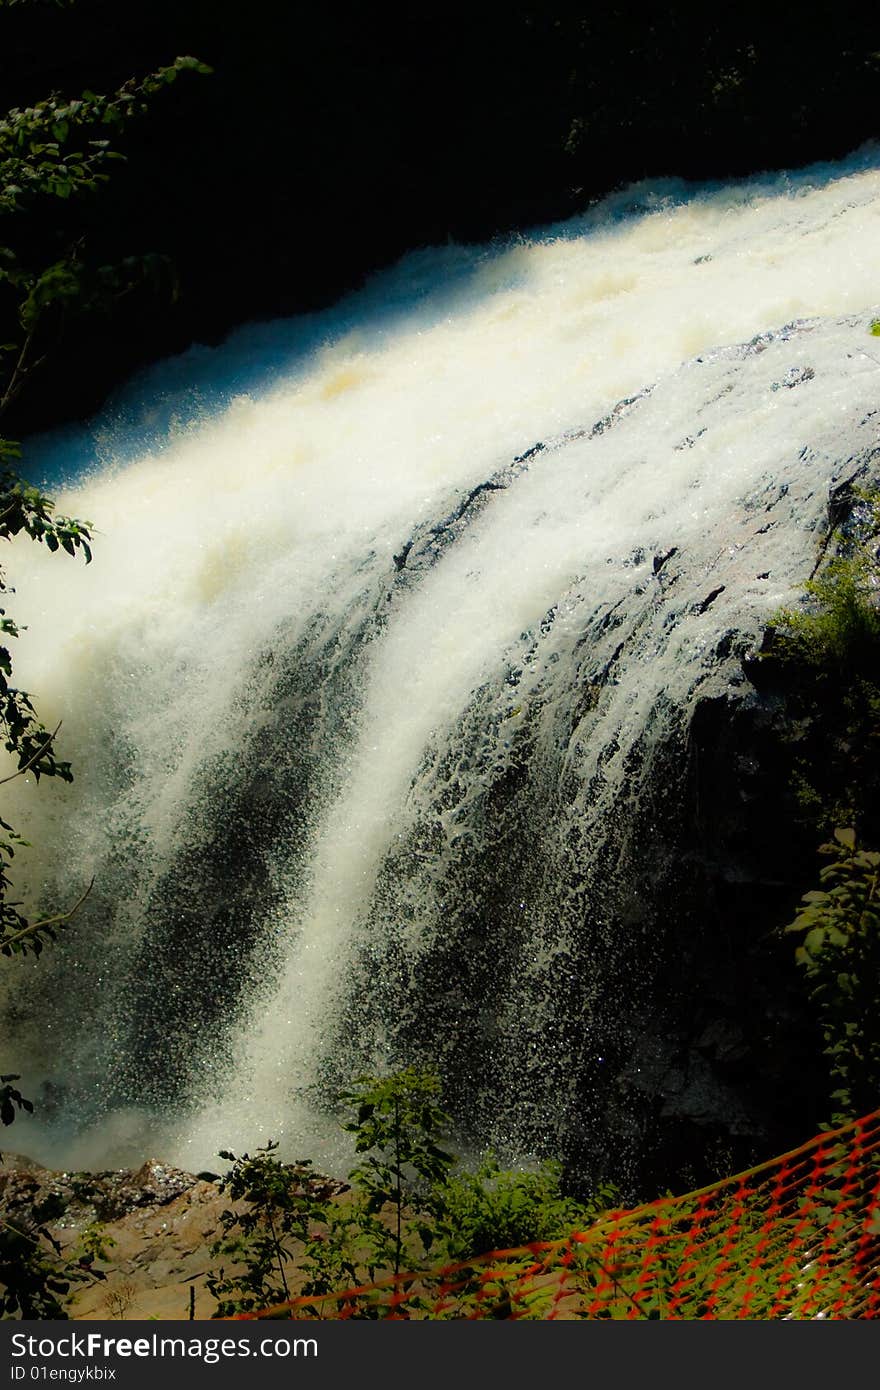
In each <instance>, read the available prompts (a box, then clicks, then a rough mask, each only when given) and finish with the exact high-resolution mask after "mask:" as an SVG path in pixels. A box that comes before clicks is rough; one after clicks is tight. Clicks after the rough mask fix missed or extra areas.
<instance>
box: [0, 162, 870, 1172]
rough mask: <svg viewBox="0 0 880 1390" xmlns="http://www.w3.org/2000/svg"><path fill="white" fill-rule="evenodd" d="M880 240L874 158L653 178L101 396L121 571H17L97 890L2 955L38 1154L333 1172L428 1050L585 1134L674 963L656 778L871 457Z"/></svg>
mask: <svg viewBox="0 0 880 1390" xmlns="http://www.w3.org/2000/svg"><path fill="white" fill-rule="evenodd" d="M878 233H880V161H878V158H877V155H876V152H875V151H871V150H868V151H865V152H862V153H861V154H860V155H859V156H857V157H854V158H853V159H852V160H851V161H850V162H849V163H848V164H847V165H841V166H837V167H833V168H832V167H823V168H819V169H812V170H808V171H806V172H804V173H801V174H798V175H780V176H772V177H770V176H768V177H767V178H764V179H761V180H756V181H753V182H751V183H748V184H744V185H737V186H735V187H729V188H719V187H712V188H703V189H699V188H689V187H685V186H683V185H680V184H677V183H671V182H670V183H668V184H666V185H662V186H659V187H654V188H646V187H638V188H636V189H632V190H629V191H628V192H627V193H625V194H622V195H619V196H616V197H614V198H612V199H609V200H607V201H606V202H605V203H603V204H601V205H599V206H597V207H596V208H594V209H593V210H592V211H591V212H589V213H588V214H587V215H586V216H584V217H583V218H581V219H578V220H576V221H575V222H573V223H569V224H566V225H564V226H562V227H556V228H552V229H550V230H549V231H546V232H541V233H536V234H535V235H534V236H530V237H528V238H519V239H517V240H516V241H515V242H514V243H511V244H510V245H505V246H493V247H490V248H483V249H477V250H462V249H460V248H448V249H446V250H441V251H437V252H436V253H435V252H424V253H420V254H419V255H417V256H413V257H411V258H409V259H407V260H406V261H404V262H403V263H402V264H401V266H400V267H398V268H397V269H396V270H395V271H393V272H391V273H389V274H388V275H386V276H384V277H383V278H381V279H380V280H378V281H377V282H376V283H375V284H374V285H373V286H371V287H370V288H369V289H368V290H367V291H366V292H364V293H362V294H361V295H360V296H355V297H354V298H353V299H352V300H350V301H348V302H347V303H346V304H344V305H342V306H341V307H340V308H339V309H338V310H336V311H333V312H328V313H327V314H325V315H321V316H317V317H316V318H314V319H311V320H309V321H308V323H306V324H293V325H283V324H280V325H272V326H267V327H263V328H260V329H250V330H245V331H244V332H243V334H242V335H240V336H239V337H237V338H235V339H233V340H232V341H231V342H230V344H229V345H228V346H227V347H224V348H222V349H219V350H217V351H216V352H213V353H209V352H202V353H193V354H189V355H188V356H186V357H184V358H183V359H180V360H179V361H178V362H177V363H175V364H170V366H169V368H168V369H167V376H166V378H164V379H163V378H162V377H157V376H156V374H155V373H154V374H152V375H151V376H150V377H148V378H147V379H146V386H145V387H144V388H143V391H144V392H145V393H146V394H145V395H143V394H142V396H141V400H142V401H143V406H142V407H141V406H133V405H131V404H129V406H128V408H127V415H126V423H125V426H124V427H119V426H117V427H114V425H113V422H112V419H111V418H110V417H109V416H108V417H107V418H105V420H104V421H103V422H102V423H101V425H100V426H99V427H98V428H97V430H96V433H95V441H96V442H95V444H94V446H93V454H94V457H93V459H92V460H91V461H90V462H91V467H90V468H89V469H84V476H83V477H82V479H81V481H79V482H77V483H75V484H74V485H73V486H71V487H69V488H67V489H65V491H64V492H63V494H62V495H61V496H59V498H58V503H59V509H60V510H61V511H63V512H67V513H72V514H75V515H79V516H85V517H88V518H90V519H91V520H92V521H94V523H95V525H96V531H97V534H96V543H95V557H96V558H95V562H94V564H93V565H92V566H90V567H89V568H85V567H82V566H81V565H79V564H74V563H73V562H70V563H68V562H67V561H66V560H65V559H64V558H63V557H60V558H59V557H50V556H47V555H45V554H41V553H40V552H39V551H37V549H36V547H34V546H32V545H28V544H27V543H16V545H15V546H14V548H13V553H12V555H11V557H10V563H11V568H12V571H13V574H14V582H15V584H16V587H17V590H18V593H17V596H16V608H15V616H16V618H17V619H19V620H21V621H23V622H26V623H27V624H28V625H29V631H28V632H27V634H25V635H24V636H23V638H22V640H21V642H20V644H19V650H18V652H17V656H16V661H17V665H16V675H17V677H18V679H19V680H20V682H21V684H22V685H23V686H24V687H25V688H27V689H29V690H32V691H33V692H35V694H36V695H37V697H38V701H39V710H40V713H41V716H42V717H43V719H44V721H45V722H46V723H47V724H50V725H51V724H54V722H55V721H56V720H57V719H59V718H62V717H63V719H64V727H63V735H64V737H63V744H62V751H63V754H64V756H68V757H70V758H71V760H72V761H73V763H74V768H75V772H76V774H77V780H76V782H75V783H74V785H73V786H72V787H71V788H66V787H58V786H53V785H51V784H50V785H46V784H43V785H41V786H40V787H39V788H35V787H34V786H33V785H32V784H31V783H30V781H28V782H27V784H25V781H24V779H19V781H17V782H15V783H12V784H10V785H9V786H8V787H7V788H5V789H4V790H5V791H6V792H7V793H8V812H7V814H8V817H9V818H10V819H12V820H13V821H14V822H15V823H16V824H18V825H20V826H21V828H22V829H23V830H24V831H25V832H26V834H27V837H28V839H30V840H32V841H33V845H34V848H33V849H31V850H29V851H28V852H27V859H26V861H25V860H24V859H23V860H22V864H21V868H20V869H19V871H18V872H19V873H20V885H21V887H22V889H23V893H24V894H25V895H26V896H27V898H28V900H29V902H32V903H34V904H37V903H38V902H42V903H43V904H44V905H46V904H51V905H53V906H54V905H56V904H64V903H65V902H67V901H69V900H70V899H71V898H72V897H75V896H76V895H77V894H78V892H79V891H80V890H81V887H82V886H83V885H84V883H86V882H87V881H88V879H89V878H90V877H91V876H92V875H93V874H94V875H95V878H96V885H95V889H94V890H93V893H92V895H91V896H90V898H89V900H88V902H87V904H86V906H85V907H84V908H83V909H82V912H81V913H80V914H79V917H78V919H77V922H76V925H75V926H74V927H73V928H72V929H71V931H70V932H69V933H68V934H67V935H66V936H65V938H64V940H63V941H62V942H61V943H60V944H59V946H58V947H57V948H56V949H55V950H54V951H53V952H52V953H51V954H50V955H47V956H45V957H44V958H43V959H42V960H41V961H40V962H39V963H22V962H16V963H14V964H13V966H12V967H9V968H7V970H6V972H5V981H6V988H7V992H8V998H7V1005H6V1014H7V1029H8V1034H9V1041H8V1043H7V1047H8V1050H9V1052H10V1057H11V1060H14V1062H15V1067H16V1070H21V1071H22V1072H23V1073H25V1075H26V1076H27V1078H28V1080H29V1082H30V1089H31V1090H33V1089H34V1084H35V1079H38V1078H44V1079H45V1080H46V1081H47V1082H49V1083H50V1090H48V1091H47V1097H48V1101H47V1100H46V1098H45V1097H44V1105H43V1116H44V1118H43V1120H42V1122H40V1121H38V1120H35V1121H34V1123H33V1125H30V1126H28V1128H27V1131H26V1132H24V1131H23V1132H22V1138H21V1139H20V1140H19V1141H18V1142H19V1144H20V1145H21V1146H22V1147H24V1146H26V1147H27V1148H28V1149H29V1150H30V1151H31V1152H33V1153H35V1154H36V1155H37V1156H40V1157H48V1158H52V1159H58V1158H61V1159H63V1160H64V1161H66V1162H69V1163H73V1162H79V1163H91V1164H95V1163H96V1162H102V1161H103V1162H109V1161H117V1160H119V1161H123V1160H127V1159H129V1158H130V1157H132V1156H133V1155H135V1154H137V1153H143V1151H144V1150H145V1149H146V1148H149V1149H150V1150H155V1151H159V1152H161V1154H162V1156H163V1157H166V1158H171V1159H176V1160H177V1161H180V1162H181V1163H183V1164H184V1165H185V1166H187V1167H190V1168H195V1167H198V1166H205V1165H208V1166H210V1164H211V1162H212V1159H213V1155H214V1154H215V1152H216V1150H217V1148H219V1147H220V1146H221V1145H224V1146H225V1145H230V1144H231V1145H233V1146H237V1145H253V1144H254V1143H256V1142H259V1141H260V1138H261V1137H263V1138H264V1137H266V1136H274V1137H276V1138H277V1137H281V1138H283V1140H284V1143H285V1145H286V1148H287V1149H288V1151H299V1152H309V1153H311V1154H312V1155H313V1156H315V1157H317V1158H318V1159H319V1161H322V1162H324V1163H325V1164H326V1165H328V1166H332V1165H333V1164H334V1163H340V1162H343V1161H344V1160H343V1158H342V1156H341V1155H340V1154H339V1153H338V1152H336V1151H335V1150H334V1144H335V1143H336V1142H337V1141H336V1140H335V1139H334V1138H333V1135H334V1134H335V1127H334V1126H333V1124H332V1122H331V1121H329V1120H326V1119H325V1118H324V1111H323V1108H322V1106H321V1104H320V1100H319V1098H318V1097H319V1094H320V1091H321V1089H322V1087H324V1088H325V1089H326V1088H327V1087H330V1086H331V1084H332V1082H333V1081H334V1080H338V1079H340V1078H344V1077H348V1076H350V1075H351V1072H352V1070H353V1069H357V1068H359V1067H364V1066H370V1065H375V1066H382V1065H385V1064H389V1063H394V1062H397V1061H400V1060H401V1059H402V1058H404V1057H409V1056H415V1057H418V1058H419V1059H421V1060H435V1061H437V1062H438V1063H439V1064H440V1065H441V1067H442V1069H443V1070H444V1073H445V1074H447V1075H449V1076H453V1077H454V1081H453V1083H452V1088H453V1091H457V1094H458V1096H459V1100H460V1102H461V1106H462V1107H464V1108H467V1107H470V1111H471V1118H472V1129H471V1138H472V1139H473V1140H474V1142H483V1143H486V1142H489V1141H490V1140H493V1141H494V1142H497V1143H501V1144H505V1143H506V1144H507V1145H508V1146H509V1147H513V1148H516V1147H517V1145H519V1146H520V1147H523V1146H524V1147H529V1146H533V1145H539V1144H543V1146H544V1147H546V1148H548V1149H552V1148H553V1147H554V1145H558V1144H559V1143H560V1142H561V1140H560V1136H561V1135H564V1133H565V1131H566V1130H567V1129H568V1128H570V1127H571V1126H572V1125H575V1126H576V1125H577V1124H583V1123H584V1118H583V1115H584V1106H585V1104H586V1102H585V1099H584V1097H585V1095H586V1094H589V1089H590V1084H591V1083H589V1084H588V1082H587V1081H585V1080H584V1078H589V1077H591V1076H598V1075H600V1073H601V1067H602V1066H603V1065H604V1064H605V1056H604V1051H605V1048H606V1045H607V1041H608V1038H609V1036H610V1035H611V1034H612V1033H613V1031H614V1028H615V1027H619V1028H620V1030H621V1032H622V1034H624V1035H626V1036H627V1037H630V1038H631V1037H632V1034H633V1030H634V1029H637V1028H638V1018H639V1017H640V1009H642V1007H643V1002H644V996H646V995H648V994H650V990H651V988H652V979H653V975H652V969H653V967H652V961H653V955H654V950H653V948H652V947H651V946H650V945H645V944H644V942H643V943H642V945H641V946H640V947H639V950H638V951H636V952H635V954H633V951H634V947H633V942H634V941H636V940H637V939H638V940H641V939H642V937H643V936H644V920H643V919H644V917H645V915H646V914H647V913H648V911H649V909H648V907H647V906H646V904H647V902H648V899H649V898H650V893H651V883H650V878H651V873H652V871H651V870H650V868H649V867H647V866H648V863H649V861H650V852H649V846H648V844H647V843H646V837H647V839H648V840H650V841H653V840H654V839H655V838H656V839H657V840H658V841H663V842H664V843H665V844H667V845H670V844H672V842H673V841H674V827H670V826H668V825H663V824H660V823H659V822H658V820H657V817H658V816H659V815H661V811H660V810H658V804H657V801H656V798H655V797H652V794H651V792H650V780H651V777H652V774H654V773H656V766H655V765H659V760H660V759H661V758H662V757H664V756H665V757H667V758H668V756H669V750H670V749H674V748H676V747H682V746H683V742H682V740H683V739H684V737H685V735H686V729H687V723H688V719H689V716H690V712H691V711H692V710H693V708H694V707H695V704H696V702H697V701H698V700H699V699H701V698H703V697H704V696H706V695H707V694H718V693H723V692H729V691H730V690H732V689H733V688H734V687H735V686H736V685H737V683H738V682H740V681H741V679H742V678H741V674H740V665H739V657H740V656H741V654H742V652H743V651H744V650H745V648H746V647H747V646H748V643H749V641H751V640H754V638H755V637H756V635H757V634H758V633H759V632H760V630H761V627H762V625H763V624H764V623H765V621H766V619H767V616H768V615H769V614H770V613H771V612H772V610H773V609H774V608H775V607H777V606H778V605H779V604H780V603H781V602H783V601H784V600H786V599H787V598H789V597H790V595H791V593H792V591H793V589H794V588H795V587H796V586H798V585H799V584H800V583H801V581H802V580H803V578H804V577H805V575H806V573H808V571H809V569H810V567H811V564H812V560H813V558H814V553H815V546H816V539H817V534H818V532H819V530H820V528H821V527H822V526H823V524H824V518H825V508H826V503H827V496H828V489H829V487H831V486H834V485H835V484H836V483H838V482H840V481H842V480H845V478H848V477H849V476H851V475H852V474H853V473H854V472H855V471H857V468H858V466H859V463H860V461H863V460H864V459H866V458H867V457H869V455H870V451H871V448H872V447H873V446H872V440H873V438H874V437H875V436H876V431H875V430H874V429H873V426H872V422H871V421H870V419H866V417H867V415H868V411H869V408H871V403H872V402H873V400H874V397H875V396H876V394H877V389H878V381H880V378H878V375H877V373H878V369H880V362H877V361H875V359H874V357H873V356H872V355H871V339H870V338H869V337H868V336H867V325H868V322H869V320H870V317H871V314H870V307H871V305H872V304H873V303H874V302H875V301H877V300H878V299H880V288H878V287H880V235H878ZM796 320H798V321H800V320H807V322H798V323H794V321H796ZM786 324H789V325H791V324H793V325H794V326H793V327H791V328H789V329H785V330H784V331H781V332H780V331H779V330H780V328H781V326H782V325H786ZM770 330H772V331H770ZM756 334H763V335H764V336H763V337H762V338H760V339H759V340H757V341H755V342H752V343H751V344H750V346H748V347H737V346H736V345H737V344H743V343H747V342H749V340H751V339H753V338H754V336H755V335H756ZM878 355H880V354H878ZM255 356H256V357H258V358H259V360H260V362H261V363H265V366H264V367H261V370H262V371H263V373H264V386H263V388H262V389H259V390H258V389H257V386H256V384H255V382H254V380H253V367H252V365H249V363H251V359H252V358H253V357H255ZM682 364H684V365H682ZM248 372H250V378H248V375H247V374H248ZM188 382H189V383H191V382H195V383H196V387H198V386H199V383H208V384H209V386H211V388H212V390H213V392H214V395H215V400H214V404H213V407H212V409H213V413H208V414H207V415H206V414H205V412H204V411H201V412H200V411H199V410H198V409H196V406H197V404H198V400H199V399H200V397H199V392H198V390H197V389H195V388H193V389H192V390H191V391H190V394H189V396H188V395H187V383H188ZM243 384H244V385H246V386H247V388H248V393H241V388H242V385H243ZM648 388H650V389H648ZM181 391H182V394H181ZM237 392H238V394H237ZM202 394H203V395H204V392H203V393H202ZM629 398H634V399H629ZM194 401H195V404H194ZM156 402H158V403H159V405H158V407H157V405H156ZM619 402H624V404H623V405H622V406H621V407H620V408H619V409H616V410H615V407H616V406H617V405H618V403H619ZM157 409H158V413H159V416H160V417H161V418H160V420H159V423H156V422H155V419H153V418H152V416H155V415H156V412H157ZM138 410H142V414H141V415H140V417H139V416H138ZM151 412H152V416H151ZM166 418H167V420H168V421H169V423H168V425H167V430H166V432H165V436H164V437H161V436H162V431H163V429H164V428H165V427H164V426H163V425H162V419H166ZM151 430H152V431H153V433H154V434H155V435H156V436H157V437H156V439H155V440H154V443H153V445H152V448H151V450H150V451H148V452H146V453H144V454H142V455H140V456H136V457H134V458H132V457H131V454H132V444H131V439H132V437H136V438H137V437H142V435H143V433H144V432H145V431H146V432H149V431H151ZM536 445H540V446H541V447H538V448H536V447H534V446H536ZM86 462H89V460H88V459H86ZM664 775H667V776H668V773H667V774H664ZM658 950H659V948H658ZM627 981H629V982H630V983H622V982H627ZM630 984H631V987H632V998H627V997H623V995H622V994H621V990H623V991H624V993H625V992H626V991H627V990H628V989H629V988H630ZM51 1087H55V1088H56V1089H55V1091H54V1092H53V1091H52V1090H51ZM53 1095H54V1102H53V1100H52V1097H53ZM53 1107H54V1108H53ZM624 1108H625V1107H624Z"/></svg>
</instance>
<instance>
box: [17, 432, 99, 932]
mask: <svg viewBox="0 0 880 1390" xmlns="http://www.w3.org/2000/svg"><path fill="white" fill-rule="evenodd" d="M0 448H2V450H3V452H5V454H6V456H7V457H9V456H10V454H12V453H13V447H12V446H10V445H9V444H8V443H6V442H5V441H2V442H0ZM53 511H54V503H53V502H52V500H51V498H49V497H46V496H45V495H44V494H43V493H41V492H40V491H38V489H37V488H34V487H31V486H30V485H29V484H28V483H25V482H23V481H22V480H21V479H20V478H19V477H17V475H16V474H15V473H13V472H12V470H11V468H9V467H8V466H6V465H5V464H4V465H0V540H12V539H13V537H15V536H18V535H26V536H29V537H30V539H31V540H33V541H36V542H38V543H39V544H42V545H45V546H46V547H47V549H49V550H53V551H57V550H63V551H65V552H66V553H67V554H68V555H76V553H77V551H80V552H81V553H82V554H83V555H84V556H85V559H86V563H87V564H88V562H89V561H90V560H91V558H92V552H91V549H90V545H89V542H90V540H91V530H90V523H84V522H81V521H75V520H73V518H71V517H53V515H52V513H53ZM9 592H10V587H9V583H8V580H7V578H6V574H5V571H4V569H3V568H2V567H0V595H5V594H7V593H9ZM19 631H20V628H19V626H18V625H17V624H16V623H15V622H14V621H13V619H12V618H10V617H9V616H8V615H7V613H6V610H5V609H4V608H0V637H2V638H6V639H13V638H15V637H17V636H18V634H19ZM57 733H58V729H57V728H56V729H55V731H54V732H52V733H50V732H49V731H48V730H47V729H46V728H45V726H44V725H43V724H42V723H41V722H40V720H39V719H38V718H37V715H36V711H35V709H34V705H33V702H32V700H31V697H30V696H29V695H28V694H27V692H26V691H24V690H19V689H18V688H17V687H16V686H15V685H14V684H13V683H12V654H11V651H10V649H9V647H8V646H7V645H3V646H0V739H2V742H3V746H4V747H5V749H6V751H7V752H8V753H11V754H12V756H13V757H14V758H15V759H16V760H17V770H16V771H15V772H14V773H12V774H11V776H12V777H19V776H22V775H24V774H25V773H29V774H31V775H32V776H33V777H34V779H35V781H39V779H40V777H58V778H60V779H61V780H62V781H65V782H70V781H72V780H73V774H72V772H71V770H70V764H69V763H68V762H66V761H64V760H61V759H59V758H57V757H56V755H55V747H54V745H55V737H56V735H57ZM3 780H6V781H8V780H11V779H10V778H6V779H3ZM24 844H25V841H24V840H22V838H21V836H20V835H19V834H18V833H17V832H16V831H15V830H14V829H13V828H12V826H11V825H9V824H8V822H7V821H5V820H0V952H2V954H3V955H6V956H9V955H14V954H24V953H26V952H28V951H30V952H32V953H33V954H34V955H39V953H40V951H41V950H42V948H43V944H44V942H45V941H46V940H47V939H48V940H51V939H54V932H55V928H56V926H57V925H58V924H59V921H60V920H61V919H52V920H47V921H46V922H43V923H40V922H33V923H32V922H28V920H27V918H26V917H25V916H24V915H23V914H22V913H21V912H20V910H19V908H20V906H21V904H19V903H17V902H15V901H13V900H11V899H10V897H9V889H10V880H9V870H10V865H11V862H12V860H13V858H14V857H15V853H16V849H17V848H19V847H21V846H22V845H24ZM63 915H65V916H66V914H63Z"/></svg>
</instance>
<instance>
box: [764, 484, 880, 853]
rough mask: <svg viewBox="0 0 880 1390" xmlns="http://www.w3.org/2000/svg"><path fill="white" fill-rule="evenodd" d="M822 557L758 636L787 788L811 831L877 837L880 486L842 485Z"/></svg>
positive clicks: (879, 831)
mask: <svg viewBox="0 0 880 1390" xmlns="http://www.w3.org/2000/svg"><path fill="white" fill-rule="evenodd" d="M844 500H845V504H846V506H847V511H848V515H847V516H846V517H845V519H844V521H843V522H842V524H841V525H840V526H838V527H837V528H836V530H835V531H834V532H833V533H832V534H831V535H830V536H829V537H828V539H827V541H826V544H825V546H824V550H825V551H829V550H830V551H831V559H830V560H829V561H828V563H827V564H825V565H824V567H823V568H822V569H821V570H820V571H819V572H818V573H817V574H816V575H815V576H814V577H813V578H812V579H811V580H809V581H808V583H807V584H806V585H805V591H804V598H803V600H802V602H801V603H800V604H799V605H798V606H797V607H790V608H787V609H784V610H782V611H781V612H780V613H778V614H776V615H775V617H774V618H773V620H772V626H771V628H770V631H769V633H768V638H767V641H766V643H765V653H764V660H765V662H766V663H768V670H769V669H770V668H771V667H772V666H775V669H776V677H775V678H776V680H777V684H778V686H779V688H780V690H781V693H782V694H783V695H784V697H785V702H786V726H787V730H788V746H789V749H790V753H791V758H792V764H791V779H792V789H793V791H794V794H795V798H796V801H797V804H798V807H799V811H800V818H801V820H802V821H803V823H804V826H805V829H807V830H808V832H809V833H810V835H811V836H817V837H818V836H825V837H827V836H828V835H830V834H831V833H832V832H833V830H834V828H835V826H838V825H846V824H852V825H855V826H856V828H857V829H858V830H859V832H860V833H861V834H864V835H865V836H866V837H867V838H868V839H869V840H871V841H873V842H878V837H880V606H878V600H880V558H878V554H880V493H878V491H877V490H876V489H874V488H872V489H856V488H852V489H850V492H849V495H848V497H847V498H845V499H844Z"/></svg>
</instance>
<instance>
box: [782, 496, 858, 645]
mask: <svg viewBox="0 0 880 1390" xmlns="http://www.w3.org/2000/svg"><path fill="white" fill-rule="evenodd" d="M856 496H857V506H856V508H855V509H854V514H853V518H852V523H853V524H852V529H851V532H850V534H849V535H845V534H843V533H841V532H840V531H838V532H837V533H836V534H835V535H834V536H833V537H832V538H831V539H832V541H834V542H835V543H836V545H837V546H838V547H839V548H840V553H838V554H837V555H835V556H834V557H833V558H832V559H831V561H830V562H829V563H828V564H827V565H826V566H825V568H824V569H823V570H822V571H821V572H820V573H819V574H818V575H817V576H816V577H815V578H813V579H810V580H808V582H807V583H806V585H805V586H804V592H805V595H806V598H807V603H806V605H805V606H804V607H802V608H799V609H791V608H786V609H783V610H782V611H781V612H780V613H778V614H777V615H776V617H775V618H774V620H773V621H774V625H775V626H776V628H777V629H778V630H779V631H780V633H781V635H782V637H783V639H784V646H783V648H782V649H781V651H782V653H784V654H785V655H786V656H787V657H788V659H789V660H795V661H800V662H803V663H805V664H807V665H810V666H813V667H826V666H828V665H829V664H833V665H834V666H835V667H841V666H843V667H845V668H848V669H853V668H858V667H860V666H862V665H863V664H864V663H865V660H866V658H867V657H869V656H870V657H873V656H874V655H875V654H876V651H877V647H878V642H880V608H878V604H877V599H878V577H880V571H878V560H877V542H878V537H880V494H878V493H877V492H876V491H871V492H859V493H857V494H856Z"/></svg>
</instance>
